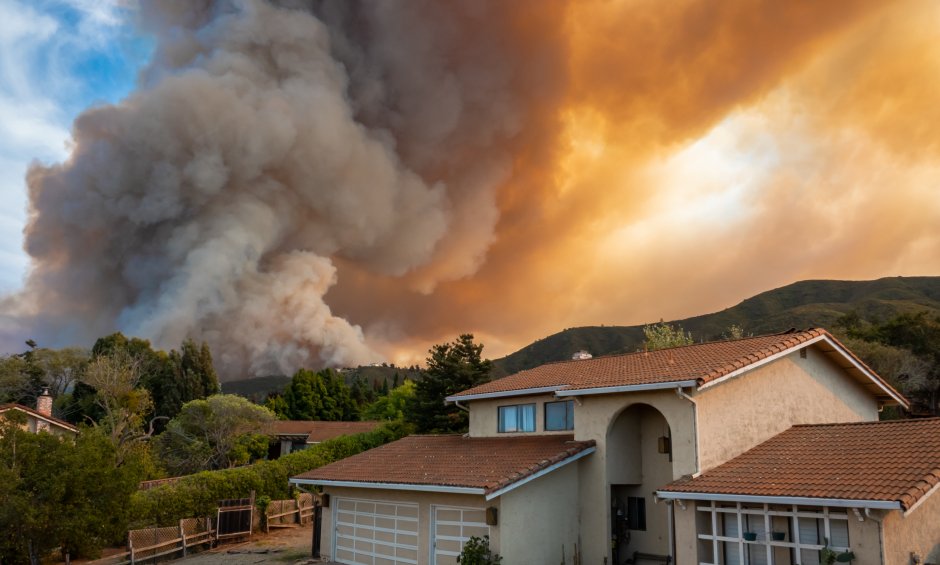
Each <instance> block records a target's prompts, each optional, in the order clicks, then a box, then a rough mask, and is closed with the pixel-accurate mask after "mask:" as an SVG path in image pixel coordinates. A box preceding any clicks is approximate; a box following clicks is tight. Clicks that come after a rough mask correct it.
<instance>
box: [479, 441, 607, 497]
mask: <svg viewBox="0 0 940 565" xmlns="http://www.w3.org/2000/svg"><path fill="white" fill-rule="evenodd" d="M595 451H597V448H596V447H589V448H587V449H585V450H584V451H579V452H577V453H575V454H574V455H572V456H571V457H569V458H567V459H562V460H561V461H559V462H558V463H555V464H553V465H549V466H548V467H545V468H544V469H542V470H541V471H539V472H537V473H532V474H531V475H529V476H527V477H525V478H523V479H521V480H518V481H516V482H514V483H512V484H510V485H507V486H504V487H503V488H501V489H499V490H494V491H493V492H491V493H489V494H488V495H486V500H488V501H489V500H493V499H494V498H496V497H498V496H502V495H504V494H506V493H507V492H509V491H511V490H513V489H515V488H518V487H521V486H522V485H524V484H526V483H528V482H530V481H534V480H535V479H537V478H539V477H541V476H542V475H547V474H549V473H551V472H552V471H554V470H555V469H558V468H560V467H564V466H565V465H567V464H568V463H573V462H574V461H577V460H578V459H581V458H582V457H586V456H588V455H590V454H592V453H594V452H595Z"/></svg>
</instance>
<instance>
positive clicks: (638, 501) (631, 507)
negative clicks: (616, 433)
mask: <svg viewBox="0 0 940 565" xmlns="http://www.w3.org/2000/svg"><path fill="white" fill-rule="evenodd" d="M627 529H630V530H642V531H646V499H645V498H643V497H642V496H628V497H627Z"/></svg>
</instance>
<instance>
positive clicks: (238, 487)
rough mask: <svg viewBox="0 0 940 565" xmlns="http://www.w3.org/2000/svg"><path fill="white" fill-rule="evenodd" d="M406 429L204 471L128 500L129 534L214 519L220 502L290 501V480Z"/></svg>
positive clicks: (395, 426) (390, 427) (389, 428)
mask: <svg viewBox="0 0 940 565" xmlns="http://www.w3.org/2000/svg"><path fill="white" fill-rule="evenodd" d="M407 433H408V428H407V425H405V424H401V423H397V422H392V423H389V424H386V425H385V426H382V427H381V428H379V429H377V430H375V431H372V432H368V433H364V434H357V435H352V436H343V437H339V438H336V439H331V440H329V441H325V442H323V443H319V444H317V445H313V446H311V447H308V448H307V449H304V450H302V451H297V452H294V453H291V454H289V455H285V456H284V457H281V458H279V459H275V460H273V461H262V462H259V463H255V464H254V465H248V466H245V467H238V468H234V469H222V470H219V471H203V472H201V473H196V474H194V475H188V476H186V477H184V478H182V479H180V480H179V481H176V482H173V483H169V484H166V485H162V486H159V487H156V488H153V489H150V490H146V491H138V492H136V493H134V495H133V496H132V497H131V516H132V517H133V518H132V523H131V524H130V528H139V527H145V526H151V525H158V526H170V525H174V524H176V523H177V522H178V521H179V520H180V519H182V518H191V517H196V516H208V515H213V514H215V510H216V507H217V505H218V501H219V500H224V499H228V498H247V497H248V496H249V493H250V492H251V491H252V490H253V491H255V496H256V497H257V498H260V497H262V496H267V497H269V498H270V499H273V500H276V499H283V498H287V497H288V495H289V494H288V479H289V478H290V477H292V476H294V475H299V474H300V473H304V472H306V471H309V470H311V469H316V468H317V467H321V466H323V465H326V464H328V463H332V462H333V461H338V460H340V459H343V458H346V457H349V456H350V455H355V454H357V453H360V452H362V451H365V450H367V449H372V448H373V447H378V446H380V445H382V444H385V443H388V442H390V441H394V440H396V439H399V438H401V437H404V436H405V435H407Z"/></svg>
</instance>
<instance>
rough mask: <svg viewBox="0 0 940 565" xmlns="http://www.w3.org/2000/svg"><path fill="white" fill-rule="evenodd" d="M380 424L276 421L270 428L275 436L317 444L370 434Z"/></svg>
mask: <svg viewBox="0 0 940 565" xmlns="http://www.w3.org/2000/svg"><path fill="white" fill-rule="evenodd" d="M381 425H382V422H321V421H317V420H278V421H276V422H274V425H273V426H272V430H273V434H274V435H277V436H307V439H306V441H307V443H319V442H321V441H326V440H328V439H333V438H335V437H339V436H348V435H354V434H362V433H366V432H371V431H372V430H374V429H376V428H378V427H379V426H381Z"/></svg>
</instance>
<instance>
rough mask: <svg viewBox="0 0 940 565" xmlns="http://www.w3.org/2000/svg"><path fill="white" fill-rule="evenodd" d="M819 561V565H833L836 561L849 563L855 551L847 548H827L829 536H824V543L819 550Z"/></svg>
mask: <svg viewBox="0 0 940 565" xmlns="http://www.w3.org/2000/svg"><path fill="white" fill-rule="evenodd" d="M819 557H820V559H819V562H820V563H821V565H833V564H834V563H836V562H839V563H849V562H851V561H852V560H853V559H855V553H854V552H853V551H852V550H851V549H849V550H847V551H835V550H833V549H830V548H829V538H826V545H825V546H824V547H823V548H822V550H821V551H820V552H819Z"/></svg>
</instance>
